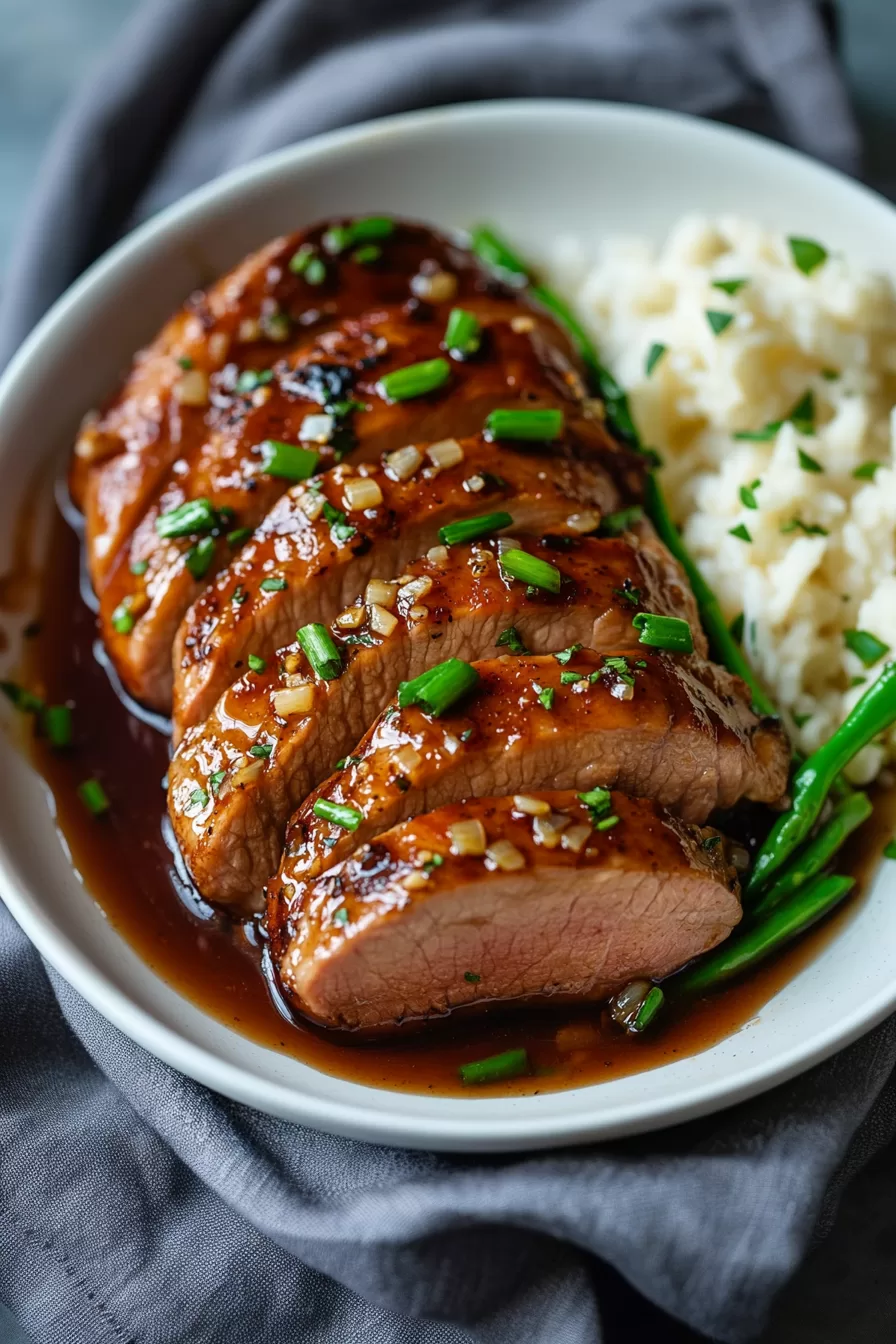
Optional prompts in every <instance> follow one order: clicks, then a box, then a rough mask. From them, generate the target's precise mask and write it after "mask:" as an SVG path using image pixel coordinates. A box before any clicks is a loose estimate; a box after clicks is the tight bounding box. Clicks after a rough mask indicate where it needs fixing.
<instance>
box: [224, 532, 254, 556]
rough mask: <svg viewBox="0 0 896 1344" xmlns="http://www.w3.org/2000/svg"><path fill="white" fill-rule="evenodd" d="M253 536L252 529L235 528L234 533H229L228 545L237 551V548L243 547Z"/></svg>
mask: <svg viewBox="0 0 896 1344" xmlns="http://www.w3.org/2000/svg"><path fill="white" fill-rule="evenodd" d="M251 535H252V529H251V527H235V528H234V529H233V531H232V532H228V533H227V545H228V546H230V547H232V548H233V549H234V550H235V549H236V547H237V546H242V544H243V542H244V541H248V540H249V538H250V537H251Z"/></svg>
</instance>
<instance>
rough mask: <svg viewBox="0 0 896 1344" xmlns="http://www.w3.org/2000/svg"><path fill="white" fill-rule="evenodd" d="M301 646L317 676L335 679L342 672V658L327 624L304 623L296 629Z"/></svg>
mask: <svg viewBox="0 0 896 1344" xmlns="http://www.w3.org/2000/svg"><path fill="white" fill-rule="evenodd" d="M296 639H297V640H298V641H299V648H300V649H301V650H302V652H303V653H304V655H305V657H306V658H307V659H308V661H309V663H310V664H311V666H312V668H313V669H314V671H315V673H316V674H317V676H319V677H321V678H322V679H323V680H324V681H333V680H334V679H335V678H336V677H338V676H339V675H340V674H341V672H342V658H341V657H340V654H339V650H338V649H337V647H336V645H335V644H334V643H333V638H332V636H331V634H330V632H329V630H328V629H327V627H326V626H325V625H317V624H312V625H303V626H302V628H301V630H297V631H296Z"/></svg>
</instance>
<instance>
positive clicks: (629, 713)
mask: <svg viewBox="0 0 896 1344" xmlns="http://www.w3.org/2000/svg"><path fill="white" fill-rule="evenodd" d="M616 656H618V657H625V658H626V659H627V666H628V669H629V675H631V677H632V678H633V684H631V685H629V684H627V682H626V681H624V680H621V679H620V678H619V676H618V673H617V672H616V671H615V670H614V669H613V668H612V666H608V665H607V662H606V659H607V658H608V657H610V655H609V654H598V653H594V652H592V651H591V650H588V649H583V650H581V651H580V652H578V653H576V654H574V655H573V656H572V657H571V658H568V659H567V658H564V659H563V662H562V664H561V662H559V661H558V660H557V658H556V657H554V656H547V657H537V658H535V657H517V658H496V659H490V660H488V661H485V662H480V663H477V664H475V665H474V666H475V667H476V669H477V671H478V673H479V683H478V685H477V686H476V687H475V688H474V689H473V690H472V691H471V692H470V694H469V695H468V696H467V697H466V699H465V700H464V701H463V702H461V703H459V704H458V705H457V706H456V707H452V708H451V709H450V710H449V711H448V712H447V713H446V714H444V715H443V716H442V717H441V718H438V719H434V718H432V717H430V715H428V714H427V713H425V712H424V710H423V709H422V708H419V707H417V706H414V705H412V706H409V707H407V708H406V709H398V707H397V705H396V704H393V705H390V706H389V708H388V709H387V710H385V711H384V713H383V714H382V715H381V716H380V718H379V719H378V720H377V721H376V723H375V724H374V725H373V726H372V727H371V728H370V730H369V731H368V733H367V734H366V736H365V737H364V738H363V739H362V740H361V742H360V743H359V744H358V746H357V747H356V748H355V751H354V752H353V754H352V756H351V758H350V759H349V762H348V763H347V764H346V765H345V767H344V769H342V770H339V771H337V772H336V773H335V774H333V775H331V776H330V778H329V779H328V780H326V781H325V782H324V783H323V784H321V785H320V786H319V788H317V789H316V790H315V791H314V793H312V794H310V795H309V797H308V798H307V799H306V801H305V803H304V804H303V805H302V806H301V807H300V808H299V810H298V811H297V812H296V814H295V816H294V817H293V819H292V821H291V822H290V824H289V827H288V830H287V835H286V847H285V850H284V856H283V862H282V864H281V866H280V871H279V872H278V874H277V877H276V878H275V879H274V880H273V882H272V884H271V885H272V889H274V890H276V892H277V893H278V896H279V898H280V899H283V900H285V901H286V902H287V904H291V903H292V902H293V901H295V900H298V899H301V896H302V892H303V891H304V890H305V889H306V885H307V883H308V881H310V880H311V879H313V878H315V877H317V876H318V875H319V874H320V873H321V872H323V871H324V870H325V869H326V868H329V867H331V866H332V865H333V864H334V863H336V862H338V861H339V860H340V859H342V858H344V857H346V856H347V855H348V854H350V853H351V851H352V850H353V849H354V848H355V847H356V846H357V844H358V843H362V842H364V841H367V840H372V839H373V838H374V837H375V836H376V835H378V834H380V833H381V832H382V831H385V830H388V829H390V828H391V827H392V826H395V825H397V824H398V823H399V822H400V821H402V820H404V819H405V818H407V817H411V816H414V815H415V814H416V813H420V812H429V811H432V810H433V809H434V808H437V807H442V806H444V805H445V804H447V803H452V802H456V801H460V800H462V799H464V798H481V797H493V796H501V795H505V794H506V795H509V794H512V793H524V792H528V791H530V790H533V789H534V790H538V789H543V788H549V787H550V788H559V789H567V788H574V789H580V790H585V789H590V788H594V787H595V786H597V785H601V786H604V787H607V788H615V789H618V790H619V791H620V792H623V793H627V794H631V795H633V796H635V797H648V798H653V799H654V800H655V801H657V802H659V803H661V804H662V805H663V806H665V807H669V808H671V809H672V810H673V811H674V812H676V813H677V814H678V815H679V816H681V817H683V818H684V819H685V820H687V821H692V822H701V821H704V820H705V819H706V818H707V817H708V816H709V814H710V813H711V812H712V811H713V810H714V809H715V808H717V807H731V806H733V804H734V803H736V802H737V801H738V800H739V799H740V798H744V797H746V798H755V799H756V800H757V801H760V802H768V803H773V802H776V801H778V799H780V797H781V795H782V794H783V792H784V789H785V788H786V786H787V773H788V764H789V750H788V746H787V742H786V739H785V737H784V734H783V732H782V730H781V728H780V726H779V725H777V723H767V724H766V723H760V722H759V721H758V720H757V719H756V717H755V715H754V714H753V712H752V710H751V708H750V704H749V698H748V696H747V694H746V688H745V687H744V686H743V683H741V682H740V681H738V680H737V679H736V678H734V677H732V676H731V675H730V674H729V673H727V672H724V671H723V670H722V669H720V668H718V667H716V666H715V665H714V664H712V663H705V662H703V661H702V660H699V659H696V658H693V659H690V660H688V661H687V662H684V661H681V660H676V659H675V658H673V657H671V656H669V655H666V654H662V653H658V652H655V651H650V650H647V649H644V650H642V649H641V647H639V646H638V645H637V644H636V643H635V642H634V640H633V641H632V643H631V644H628V645H627V646H625V647H624V648H623V649H621V650H618V651H616ZM574 678H575V680H574ZM551 693H553V696H552V698H551ZM545 696H547V697H548V698H549V699H550V707H549V708H548V707H547V706H546V705H545V704H544V702H543V698H540V697H545ZM320 801H326V802H329V803H337V804H340V805H342V806H347V807H351V808H353V809H354V810H355V811H356V812H357V813H358V814H359V816H360V820H359V823H358V825H357V828H356V829H355V830H354V831H347V830H345V829H343V828H342V827H341V826H338V825H336V824H334V823H332V822H328V821H324V820H321V819H320V818H319V817H318V816H316V815H315V813H314V807H315V805H316V804H318V803H319V802H320Z"/></svg>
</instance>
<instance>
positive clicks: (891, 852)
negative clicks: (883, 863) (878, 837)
mask: <svg viewBox="0 0 896 1344" xmlns="http://www.w3.org/2000/svg"><path fill="white" fill-rule="evenodd" d="M884 858H885V859H896V840H890V841H888V842H887V844H885V845H884Z"/></svg>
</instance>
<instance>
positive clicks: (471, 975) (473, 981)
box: [464, 971, 482, 985]
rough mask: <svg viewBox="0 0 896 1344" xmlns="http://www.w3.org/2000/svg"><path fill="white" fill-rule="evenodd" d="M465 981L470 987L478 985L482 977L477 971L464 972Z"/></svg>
mask: <svg viewBox="0 0 896 1344" xmlns="http://www.w3.org/2000/svg"><path fill="white" fill-rule="evenodd" d="M464 979H465V980H466V982H467V984H468V985H478V984H479V981H480V980H481V979H482V976H481V975H477V974H476V972H475V971H464Z"/></svg>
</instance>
